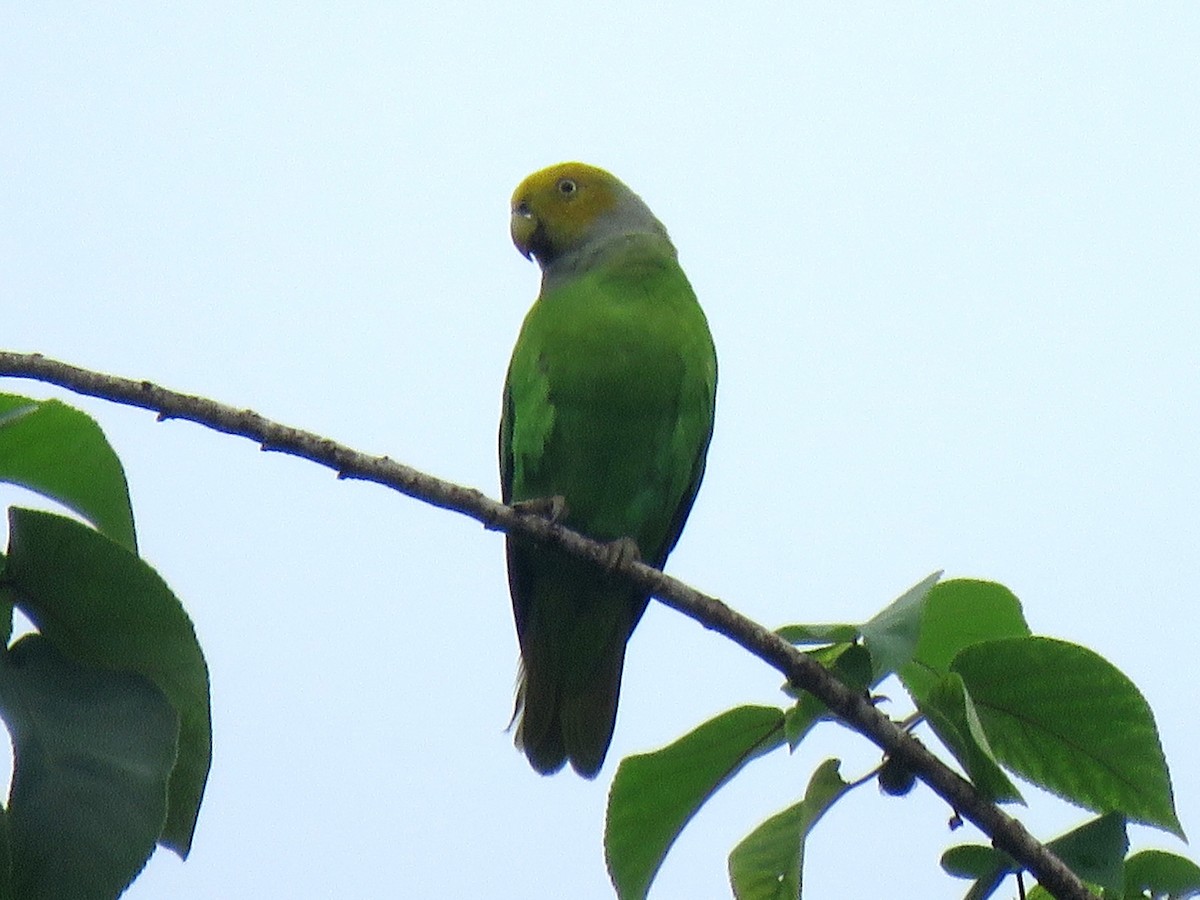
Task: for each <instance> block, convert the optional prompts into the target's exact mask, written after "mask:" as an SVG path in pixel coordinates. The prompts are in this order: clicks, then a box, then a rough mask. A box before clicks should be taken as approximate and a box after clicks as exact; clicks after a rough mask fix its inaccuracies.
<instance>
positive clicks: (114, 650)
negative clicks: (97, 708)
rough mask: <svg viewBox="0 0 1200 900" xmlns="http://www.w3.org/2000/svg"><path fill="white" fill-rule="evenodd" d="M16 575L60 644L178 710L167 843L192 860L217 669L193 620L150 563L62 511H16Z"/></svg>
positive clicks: (15, 584) (16, 585)
mask: <svg viewBox="0 0 1200 900" xmlns="http://www.w3.org/2000/svg"><path fill="white" fill-rule="evenodd" d="M9 524H10V528H9V553H8V568H7V578H8V583H9V585H10V587H11V588H12V590H13V592H14V593H15V595H16V598H17V601H18V605H19V606H20V607H21V609H22V610H23V611H24V612H25V614H26V615H28V616H29V618H30V619H31V620H32V621H33V622H34V624H35V625H36V626H37V627H38V630H39V631H41V633H42V634H43V635H45V636H46V637H47V638H48V639H49V640H50V641H52V642H53V643H54V644H55V646H56V647H58V649H59V650H61V651H62V652H64V653H65V654H67V655H68V656H70V657H71V658H72V659H75V660H78V661H79V662H82V663H84V664H86V665H91V666H100V667H102V668H107V669H116V670H123V671H132V672H137V673H140V674H142V675H144V676H146V677H147V678H149V679H150V680H151V681H152V682H154V684H156V685H157V686H158V688H159V689H160V690H161V691H162V692H163V693H164V694H166V696H167V699H168V700H170V702H171V704H172V705H173V706H174V708H175V710H176V712H177V713H178V714H179V722H180V729H179V753H178V757H177V760H176V764H175V769H174V771H173V772H172V774H171V785H170V794H169V796H168V800H169V808H168V815H167V822H166V826H165V827H164V829H163V833H162V836H161V838H160V840H161V842H162V843H163V844H164V845H165V846H168V847H171V848H172V849H174V850H176V851H178V852H179V853H180V855H183V856H186V855H187V851H188V848H189V847H190V845H191V838H192V832H193V830H194V829H195V826H196V815H197V813H198V812H199V808H200V799H201V797H202V796H203V794H204V783H205V780H206V779H207V777H208V767H209V761H210V758H211V749H212V747H211V725H210V719H209V706H208V670H207V668H206V667H205V664H204V656H203V654H202V653H201V652H200V645H199V644H198V643H197V642H196V635H195V632H194V631H193V630H192V623H191V622H190V621H189V620H188V617H187V614H186V613H185V612H184V611H183V607H182V606H180V605H179V601H178V600H177V599H175V596H174V595H173V594H172V593H171V591H170V589H169V588H168V587H167V586H166V584H164V583H163V581H162V579H161V578H159V577H158V574H157V573H156V572H155V571H154V570H153V569H151V568H150V567H149V566H148V565H146V563H145V562H143V561H142V560H141V559H139V558H138V557H137V556H135V555H134V554H132V553H130V552H129V551H128V550H126V549H125V548H123V547H121V546H119V545H118V544H116V543H114V542H113V541H111V540H109V539H108V538H106V537H104V536H103V535H102V534H100V533H99V532H97V531H94V530H92V529H91V528H88V527H86V526H85V525H81V524H80V523H78V522H76V521H74V520H72V519H67V518H64V517H62V516H55V515H51V514H50V513H45V512H37V511H34V510H28V509H19V508H13V509H10V510H9Z"/></svg>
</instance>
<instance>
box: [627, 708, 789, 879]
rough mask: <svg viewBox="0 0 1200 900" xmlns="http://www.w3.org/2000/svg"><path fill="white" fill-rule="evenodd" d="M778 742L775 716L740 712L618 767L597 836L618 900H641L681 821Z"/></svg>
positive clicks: (779, 720) (779, 719)
mask: <svg viewBox="0 0 1200 900" xmlns="http://www.w3.org/2000/svg"><path fill="white" fill-rule="evenodd" d="M783 740H784V739H783V713H782V711H780V710H779V709H776V708H775V707H772V706H741V707H738V708H737V709H731V710H729V711H728V712H725V713H722V714H721V715H719V716H717V717H716V718H714V719H710V720H709V721H707V722H705V723H704V724H703V725H701V726H700V727H699V728H697V729H695V730H694V731H692V732H690V733H689V734H686V735H684V736H683V737H681V738H680V739H679V740H677V741H676V742H675V743H673V744H671V745H670V746H668V747H664V748H663V749H662V750H657V751H655V752H653V753H643V754H639V755H637V756H630V757H627V758H625V759H623V760H622V761H621V765H620V766H619V767H618V768H617V774H616V776H615V777H614V778H613V783H612V789H611V790H610V791H609V794H608V816H607V821H606V822H605V829H604V850H605V857H606V859H607V862H608V872H609V875H610V877H611V878H612V881H613V885H614V886H615V887H616V889H617V895H618V896H619V897H620V898H621V900H631V898H639V900H640V898H642V897H645V896H646V892H647V891H649V890H650V883H651V881H653V880H654V875H655V873H657V872H658V868H659V866H661V865H662V861H663V859H664V858H665V857H666V855H667V850H669V849H670V847H671V844H672V843H674V841H675V838H676V837H678V836H679V832H680V831H682V830H683V826H684V825H686V824H687V822H688V820H689V819H691V817H692V816H694V815H695V814H696V812H697V810H699V809H700V807H701V806H702V805H703V804H704V802H705V801H706V800H708V798H709V797H711V796H712V794H713V793H714V792H715V791H716V790H717V788H719V787H720V786H721V785H723V784H724V783H725V782H726V781H728V780H729V779H730V778H732V777H733V775H734V774H736V773H737V772H738V770H740V769H741V768H742V766H744V765H745V764H746V763H748V762H749V761H750V760H752V759H754V758H755V757H756V756H761V755H762V754H764V753H767V752H769V751H771V750H774V749H775V748H776V747H779V746H780V745H782V744H783Z"/></svg>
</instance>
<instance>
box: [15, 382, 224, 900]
mask: <svg viewBox="0 0 1200 900" xmlns="http://www.w3.org/2000/svg"><path fill="white" fill-rule="evenodd" d="M0 481H3V482H8V483H11V484H15V485H20V486H21V487H24V488H28V489H29V490H32V491H35V492H37V493H38V494H41V495H43V496H45V497H47V498H50V499H52V500H55V501H57V502H58V503H61V504H62V505H63V506H65V507H67V508H68V509H70V510H72V511H73V512H75V513H77V514H78V515H79V516H80V517H81V518H82V519H83V520H84V521H85V522H87V523H88V524H84V523H83V522H80V521H79V520H78V519H75V518H69V517H66V516H60V515H54V514H51V513H48V512H42V511H36V510H31V509H23V508H19V507H12V508H10V509H9V511H8V524H9V531H8V550H7V553H5V554H0V637H2V640H0V716H3V718H4V722H5V724H6V725H7V726H8V730H9V734H10V735H11V737H12V742H13V777H12V787H11V790H10V792H9V797H8V803H7V805H6V806H4V807H0V900H42V898H46V900H49V898H61V897H73V898H79V900H91V898H110V897H116V896H118V895H119V894H121V893H122V892H123V891H124V890H125V888H126V887H127V886H128V885H129V883H130V882H131V881H132V880H133V879H134V878H135V877H136V876H137V874H138V872H140V871H141V869H142V867H143V866H144V865H145V863H146V860H147V859H149V857H150V854H151V853H152V852H153V851H154V846H155V844H156V843H158V844H162V845H163V846H165V847H169V848H170V849H172V850H174V851H176V852H177V853H179V854H180V856H186V855H187V853H188V850H189V849H190V846H191V842H192V834H193V832H194V830H195V827H196V817H197V814H198V812H199V809H200V801H201V798H202V796H203V793H204V784H205V781H206V779H207V777H208V769H209V762H210V756H211V724H210V716H209V697H208V670H207V668H206V666H205V663H204V657H203V655H202V653H201V652H200V646H199V644H198V643H197V642H196V635H195V632H194V631H193V629H192V624H191V622H190V620H189V619H188V617H187V615H186V613H185V612H184V611H183V607H182V606H181V605H180V604H179V601H178V600H177V599H176V598H175V597H174V595H172V593H171V592H170V590H169V589H168V588H167V586H166V584H164V583H163V580H162V579H161V578H160V577H159V576H158V575H157V574H156V573H155V571H154V570H153V569H152V568H150V566H149V565H147V564H146V563H145V562H144V561H143V560H142V559H141V558H140V557H139V556H138V555H137V546H136V540H135V536H134V525H133V513H132V509H131V507H130V503H129V492H128V489H127V486H126V483H125V474H124V471H123V469H122V467H121V463H120V461H119V460H118V459H117V456H116V454H115V453H114V452H113V450H112V448H111V447H110V446H109V444H108V442H107V441H106V440H105V438H104V435H103V434H102V433H101V431H100V428H99V427H98V426H97V425H96V423H95V422H94V421H92V419H90V418H89V417H88V416H86V415H84V414H83V413H81V412H79V411H77V410H74V409H72V408H70V407H68V406H65V405H63V404H61V403H59V402H57V401H54V400H51V401H36V400H30V399H28V398H24V397H16V396H11V395H7V394H0ZM14 607H15V608H18V609H20V610H21V612H22V613H24V615H25V616H26V618H28V620H29V621H30V622H31V623H32V624H33V626H34V628H35V629H36V631H34V632H31V633H29V634H26V635H24V636H22V637H20V638H18V639H17V640H16V641H13V640H12V638H13V610H14Z"/></svg>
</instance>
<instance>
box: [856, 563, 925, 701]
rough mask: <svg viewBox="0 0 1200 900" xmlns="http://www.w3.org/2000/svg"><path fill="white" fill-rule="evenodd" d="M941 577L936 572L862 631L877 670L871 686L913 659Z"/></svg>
mask: <svg viewBox="0 0 1200 900" xmlns="http://www.w3.org/2000/svg"><path fill="white" fill-rule="evenodd" d="M941 577H942V573H941V572H934V573H933V574H932V575H930V576H929V577H928V578H926V579H925V580H924V581H922V582H920V583H919V584H915V585H913V586H912V587H911V588H909V589H908V590H907V591H905V592H904V593H903V594H901V595H900V596H899V597H898V598H897V599H896V600H894V601H892V603H890V604H889V605H888V606H886V607H885V608H884V609H883V611H882V612H880V613H879V614H878V615H877V616H875V617H874V618H873V619H871V621H869V622H866V623H864V624H863V625H862V626H861V627H860V628H859V631H860V632H861V634H862V637H863V643H865V644H866V645H867V649H868V650H869V651H871V660H872V663H873V666H874V670H875V677H874V679H873V680H872V684H878V683H879V682H881V681H883V679H884V678H886V677H887V676H888V675H891V674H892V673H893V672H896V671H898V670H899V669H900V667H901V666H903V665H905V664H907V663H908V661H909V660H910V659H912V655H913V653H914V652H915V650H916V648H917V640H918V638H919V637H920V634H921V619H922V617H923V615H924V610H925V601H926V598H927V597H928V596H929V592H930V590H931V589H932V588H933V586H934V585H935V584H937V580H938V579H939V578H941Z"/></svg>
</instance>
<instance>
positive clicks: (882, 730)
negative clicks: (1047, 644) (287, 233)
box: [0, 351, 1094, 900]
mask: <svg viewBox="0 0 1200 900" xmlns="http://www.w3.org/2000/svg"><path fill="white" fill-rule="evenodd" d="M5 375H7V376H13V377H17V378H32V379H35V380H38V381H43V382H47V383H49V384H55V385H58V386H60V387H64V388H67V389H69V390H71V391H74V392H76V393H78V394H86V395H88V396H91V397H100V398H102V399H105V400H111V401H113V402H115V403H123V404H127V405H130V406H138V407H141V408H143V409H148V410H152V411H154V412H156V413H157V414H158V418H159V420H160V421H161V420H164V419H186V420H188V421H191V422H196V423H197V424H200V425H204V426H206V427H208V428H212V429H215V430H216V431H222V432H225V433H226V434H234V435H239V436H241V437H245V438H249V439H250V440H253V441H256V442H257V443H259V444H260V445H261V446H262V448H263V449H264V450H277V451H280V452H282V453H288V454H291V455H293V456H299V457H301V458H303V459H307V460H310V461H312V462H315V463H317V464H318V465H322V466H326V467H327V468H330V469H333V470H334V471H335V472H337V474H338V477H339V478H356V479H361V480H364V481H373V482H376V483H378V484H381V485H384V486H385V487H390V488H392V489H394V490H397V491H399V492H400V493H402V494H407V495H408V496H410V497H414V498H416V499H418V500H421V501H423V502H425V503H429V504H432V505H433V506H440V507H442V508H444V509H450V510H454V511H455V512H458V513H462V514H463V515H465V516H470V517H471V518H472V519H476V520H477V521H479V522H481V523H483V525H484V527H486V528H489V529H491V530H495V531H503V532H506V533H511V534H520V535H523V536H525V537H529V538H533V539H535V540H538V541H541V542H544V543H547V544H551V545H553V546H557V547H561V548H562V549H564V550H566V551H567V552H568V553H570V554H572V555H574V556H577V557H580V558H582V559H586V560H590V561H591V562H593V563H595V564H597V565H602V566H604V565H611V564H612V560H611V556H610V555H609V553H608V552H607V550H606V548H605V546H604V545H603V544H599V543H597V542H595V541H592V540H589V539H588V538H586V537H584V536H582V535H580V534H578V533H576V532H574V531H570V530H568V529H566V528H563V527H562V526H561V525H558V524H556V523H553V522H550V521H548V520H547V519H544V518H541V517H540V516H536V515H530V514H527V513H521V512H518V511H516V510H514V509H512V508H510V507H508V506H505V505H504V504H502V503H498V502H496V501H495V500H493V499H491V498H490V497H487V496H486V495H485V494H483V493H482V492H480V491H478V490H475V489H473V488H467V487H462V486H460V485H457V484H453V483H451V482H448V481H443V480H442V479H440V478H435V477H433V476H432V475H427V474H425V473H424V472H419V471H417V470H416V469H413V468H411V467H409V466H406V465H403V464H402V463H398V462H395V461H394V460H391V459H389V458H388V457H386V456H368V455H366V454H364V453H359V452H357V451H355V450H352V449H351V448H349V447H346V446H345V445H343V444H339V443H336V442H335V441H331V440H329V439H328V438H324V437H320V436H319V435H315V434H312V433H310V432H307V431H301V430H300V429H298V428H291V427H289V426H287V425H281V424H279V423H277V422H272V421H271V420H269V419H266V418H264V417H263V416H260V415H259V414H258V413H256V412H253V411H251V410H248V409H234V408H233V407H230V406H225V405H223V404H220V403H216V402H214V401H212V400H208V399H206V398H204V397H196V396H193V395H190V394H181V393H178V392H176V391H171V390H167V389H166V388H162V387H159V386H157V385H155V384H152V383H151V382H149V381H134V380H131V379H128V378H118V377H114V376H111V375H103V374H101V373H98V372H92V371H90V370H87V369H81V368H78V367H76V366H71V365H68V364H66V363H63V362H58V361H56V360H52V359H47V358H45V357H43V356H42V355H41V354H37V353H33V354H26V353H11V352H6V351H0V376H5ZM613 571H614V572H618V573H620V575H621V576H622V577H624V578H625V579H626V580H628V581H629V582H630V583H631V584H634V585H636V586H637V587H639V588H642V589H643V590H646V591H648V592H650V593H651V594H653V595H654V596H655V597H657V598H658V599H659V600H660V601H662V602H663V603H665V604H666V605H667V606H670V607H671V608H672V609H675V610H678V611H679V612H681V613H683V614H684V615H686V616H689V617H690V618H692V619H695V620H696V621H697V622H699V623H700V624H701V625H703V626H704V627H705V628H709V629H712V630H714V631H717V632H720V633H721V634H723V635H725V636H726V637H727V638H729V639H730V640H732V641H733V642H734V643H736V644H739V645H741V646H742V647H744V648H745V649H746V650H748V651H749V652H750V653H753V654H754V655H755V656H757V657H758V658H759V659H761V660H763V661H764V662H766V663H767V664H768V665H770V666H772V667H774V668H775V669H777V670H778V671H779V672H781V673H782V674H783V675H784V676H785V677H786V678H787V679H788V681H789V682H790V683H791V684H793V685H796V686H797V687H800V688H802V689H804V690H806V691H809V692H810V693H812V694H814V695H815V696H816V697H817V698H819V699H820V700H821V701H822V702H823V703H824V704H825V705H826V706H828V707H829V709H830V710H831V711H832V712H833V713H834V714H836V715H837V716H838V717H839V718H841V719H842V720H843V721H845V722H847V723H848V724H850V725H851V726H852V727H853V728H854V729H855V730H856V731H858V732H860V733H861V734H863V735H864V736H865V737H867V738H868V739H870V740H871V741H872V742H873V743H875V744H876V745H877V746H878V747H880V749H882V750H883V751H884V752H885V753H887V754H888V755H889V756H891V757H893V758H895V759H897V760H899V761H901V762H902V763H904V764H905V765H906V766H907V767H908V768H910V769H912V770H913V771H914V772H915V773H916V774H917V777H918V778H920V779H921V780H922V781H923V782H925V784H927V785H928V786H929V787H930V788H931V789H932V790H933V791H934V792H935V793H936V794H938V796H940V797H941V798H942V799H943V800H945V801H946V802H947V803H948V804H950V806H951V807H952V808H953V809H954V810H955V812H956V813H957V814H958V815H960V816H961V817H963V818H965V819H969V820H970V821H971V822H973V823H974V824H975V825H976V826H978V827H979V829H980V830H981V831H983V832H984V833H985V834H986V835H988V837H990V838H991V839H992V842H993V843H994V845H995V846H996V847H998V848H999V849H1001V850H1003V851H1004V852H1006V853H1008V854H1009V855H1010V856H1012V857H1013V858H1014V859H1015V860H1018V861H1019V862H1020V863H1021V864H1022V865H1023V866H1025V867H1026V868H1028V869H1029V871H1030V872H1032V873H1033V874H1034V876H1035V877H1036V878H1037V880H1038V881H1039V882H1040V883H1041V884H1042V886H1043V887H1044V888H1046V890H1048V891H1050V893H1051V894H1053V895H1054V896H1055V897H1057V898H1059V900H1094V897H1093V895H1092V894H1091V893H1090V892H1089V891H1088V890H1087V888H1086V887H1084V885H1083V883H1082V882H1081V881H1080V880H1079V879H1078V878H1077V877H1076V876H1075V874H1074V873H1073V872H1072V871H1071V870H1070V869H1069V868H1067V866H1066V865H1065V864H1064V863H1063V862H1062V860H1060V859H1059V858H1058V857H1057V856H1055V855H1054V854H1053V853H1051V852H1050V851H1049V850H1047V849H1046V848H1045V847H1044V846H1043V845H1042V844H1041V843H1039V842H1038V841H1037V840H1036V839H1035V838H1034V837H1033V836H1032V835H1030V834H1029V832H1028V831H1026V830H1025V827H1024V826H1023V825H1021V823H1020V822H1018V821H1017V820H1016V819H1013V818H1012V817H1011V816H1009V815H1007V814H1006V813H1004V812H1003V811H1001V810H1000V809H999V808H998V807H997V806H996V805H995V804H993V803H990V802H988V801H987V800H985V799H983V798H982V797H981V796H980V795H979V794H978V792H976V790H975V788H974V787H973V786H972V785H971V784H970V782H968V781H967V780H965V779H964V778H962V777H961V776H960V775H958V774H957V773H956V772H954V771H953V770H952V769H950V768H949V767H948V766H946V764H945V763H943V762H942V761H941V760H940V759H938V758H937V757H936V756H935V755H934V754H933V753H931V752H930V751H929V750H928V749H927V748H926V747H925V745H924V744H922V743H921V742H920V741H919V740H917V739H916V738H915V737H913V736H912V735H910V734H909V733H908V732H906V731H905V730H904V729H903V728H902V727H901V726H900V725H898V724H897V723H895V722H893V721H892V720H891V719H889V718H888V717H887V716H885V715H884V714H883V713H881V712H880V711H879V710H878V709H876V708H875V706H874V705H873V704H872V703H871V701H870V699H869V698H868V697H867V696H865V695H863V694H859V693H855V692H854V691H852V690H850V689H849V688H847V687H846V686H845V685H843V684H842V683H841V682H840V681H838V680H837V679H836V678H834V677H833V676H832V675H831V674H830V673H829V672H828V671H827V670H826V669H825V668H824V667H823V666H822V665H821V664H820V663H818V662H816V661H815V660H814V659H813V658H812V657H810V656H808V655H806V654H804V653H801V652H800V651H799V650H797V649H796V648H795V647H793V646H792V645H791V644H789V643H787V642H786V641H785V640H783V638H781V637H779V636H778V635H777V634H775V633H774V632H772V631H770V630H768V629H767V628H765V627H764V626H762V625H759V624H758V623H757V622H754V621H752V620H750V619H748V618H746V617H745V616H743V615H742V614H741V613H739V612H737V611H735V610H733V609H731V608H730V607H728V606H726V605H725V604H724V603H722V602H721V601H720V600H717V599H716V598H715V597H710V596H708V595H706V594H702V593H700V592H699V591H697V590H695V589H694V588H691V587H689V586H688V585H686V584H684V583H683V582H681V581H678V580H676V579H674V578H672V577H671V576H669V575H665V574H663V573H662V572H660V571H658V570H657V569H653V568H651V567H649V566H647V565H644V564H642V563H640V562H620V563H618V564H617V565H616V566H615V567H614V569H613Z"/></svg>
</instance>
